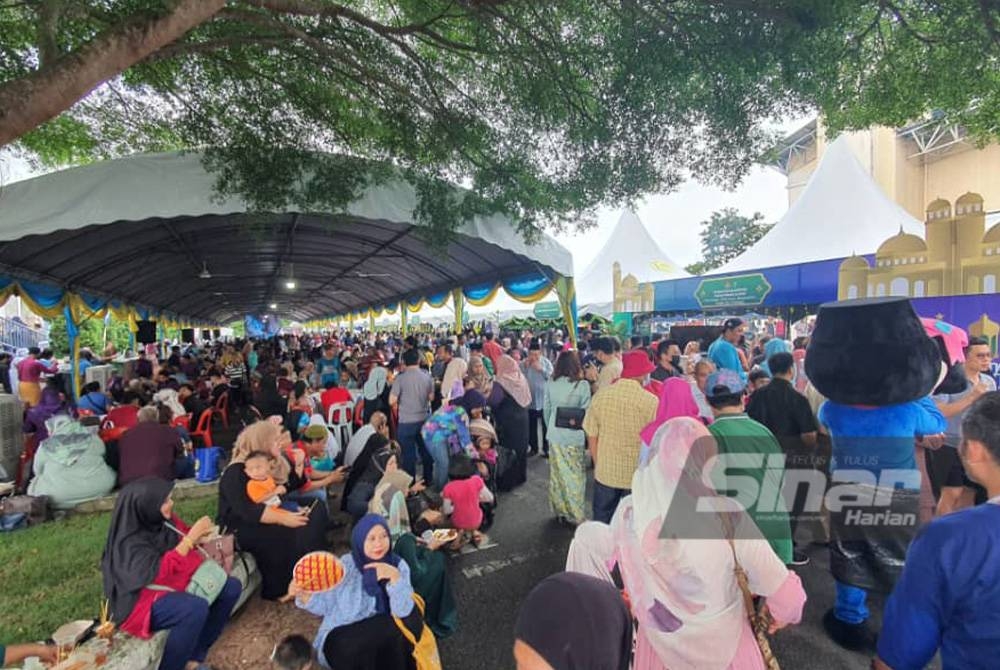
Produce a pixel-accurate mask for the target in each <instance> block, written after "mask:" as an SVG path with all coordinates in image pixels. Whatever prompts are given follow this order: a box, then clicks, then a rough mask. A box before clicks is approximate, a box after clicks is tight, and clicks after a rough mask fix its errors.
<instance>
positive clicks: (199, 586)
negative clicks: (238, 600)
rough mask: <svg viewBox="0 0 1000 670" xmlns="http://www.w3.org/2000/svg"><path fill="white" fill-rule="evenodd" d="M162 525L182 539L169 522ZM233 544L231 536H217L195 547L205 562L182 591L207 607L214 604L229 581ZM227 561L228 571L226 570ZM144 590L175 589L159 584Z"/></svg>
mask: <svg viewBox="0 0 1000 670" xmlns="http://www.w3.org/2000/svg"><path fill="white" fill-rule="evenodd" d="M164 525H165V526H166V527H167V528H169V529H170V530H172V531H174V532H175V533H177V534H178V535H180V536H181V537H184V533H182V532H181V530H180V529H179V528H177V526H175V525H173V524H172V523H169V522H165V523H164ZM227 538H228V542H227ZM227 544H228V551H229V553H228V555H227V554H226V546H227ZM234 544H235V542H234V538H233V536H232V535H219V536H218V537H215V538H212V539H210V540H208V541H207V542H202V543H201V544H199V545H197V546H195V549H196V550H198V551H199V552H200V553H201V555H202V556H204V557H205V559H206V560H204V561H202V562H201V565H199V566H198V569H197V570H195V571H194V574H193V575H191V580H190V581H189V582H188V585H187V588H185V589H184V591H185V592H186V593H190V594H191V595H193V596H198V597H199V598H203V599H205V600H206V601H207V602H208V604H209V605H211V604H212V603H214V602H215V600H216V598H218V597H219V594H220V593H222V589H224V588H225V586H226V580H227V579H229V572H230V571H232V569H233V559H234V551H233V549H234ZM210 550H211V551H210ZM213 552H215V553H216V555H217V556H218V558H216V557H215V556H213V555H212V553H213ZM227 561H228V569H227V568H226V562H227ZM146 588H149V589H152V590H154V591H175V589H172V588H170V587H169V586H163V585H161V584H150V585H149V586H147V587H146Z"/></svg>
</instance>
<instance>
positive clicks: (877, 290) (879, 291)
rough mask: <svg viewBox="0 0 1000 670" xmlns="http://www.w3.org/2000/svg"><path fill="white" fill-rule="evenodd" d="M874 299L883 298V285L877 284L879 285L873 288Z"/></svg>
mask: <svg viewBox="0 0 1000 670" xmlns="http://www.w3.org/2000/svg"><path fill="white" fill-rule="evenodd" d="M875 297H876V298H884V297H885V284H882V283H879V285H878V286H876V287H875Z"/></svg>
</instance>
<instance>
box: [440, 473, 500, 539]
mask: <svg viewBox="0 0 1000 670" xmlns="http://www.w3.org/2000/svg"><path fill="white" fill-rule="evenodd" d="M448 478H449V479H450V480H451V481H449V482H448V483H447V484H445V487H444V489H443V490H442V491H441V496H442V497H443V498H444V499H445V500H446V501H448V502H450V503H451V509H452V512H451V523H452V525H453V526H454V527H455V528H457V529H458V530H461V531H464V534H465V536H466V537H469V536H470V535H471V537H472V541H473V544H475V545H479V544H480V543H481V542H482V541H483V535H482V533H480V532H479V527H480V526H481V525H482V524H483V508H482V507H481V506H480V503H486V504H492V503H493V501H494V498H493V494H492V493H491V492H490V490H489V489H488V488H486V484H485V482H483V478H482V477H480V476H479V475H478V474H476V468H475V465H473V463H472V459H470V458H469V457H468V456H466V455H465V454H456V455H454V456H452V457H451V463H450V465H449V466H448Z"/></svg>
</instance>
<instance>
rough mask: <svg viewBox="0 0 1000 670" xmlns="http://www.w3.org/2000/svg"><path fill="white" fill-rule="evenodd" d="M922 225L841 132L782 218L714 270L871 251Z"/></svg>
mask: <svg viewBox="0 0 1000 670" xmlns="http://www.w3.org/2000/svg"><path fill="white" fill-rule="evenodd" d="M923 228H924V226H923V223H921V222H920V221H918V220H917V219H915V218H913V217H912V216H910V215H909V214H908V213H907V212H906V210H904V209H903V208H902V207H900V206H899V205H897V204H896V203H894V202H893V201H892V200H890V199H889V198H888V197H887V196H886V195H885V193H883V192H882V189H880V188H879V187H878V184H876V183H875V181H874V180H873V179H872V178H871V176H870V175H869V174H868V173H867V172H866V171H865V169H864V168H863V167H861V164H860V163H858V160H857V158H855V157H854V154H853V153H851V149H850V147H849V146H848V144H847V139H846V138H845V137H839V138H837V139H836V140H834V142H833V143H832V144H830V146H829V147H828V148H827V150H826V152H825V153H824V154H823V157H822V159H821V160H820V163H819V165H818V166H817V167H816V170H815V172H813V174H812V176H811V177H810V178H809V183H808V184H807V185H806V187H805V189H804V190H803V191H802V194H801V195H800V196H799V197H798V199H797V200H796V201H795V202H794V203H793V204H792V206H791V207H789V208H788V211H787V212H786V213H785V215H784V216H783V217H781V220H780V221H778V223H777V224H775V226H774V227H773V228H772V229H771V230H770V231H768V233H767V234H766V235H765V236H764V237H762V238H761V239H760V240H758V242H757V243H756V244H754V245H753V246H752V247H750V248H749V249H747V250H746V251H744V252H743V253H742V254H740V255H739V256H737V257H736V258H734V259H733V260H731V261H729V262H728V263H726V264H725V265H723V266H722V267H720V268H718V269H716V270H713V271H712V273H711V274H713V275H716V274H727V273H731V272H744V271H746V270H757V269H760V268H771V267H778V266H783V265H793V264H797V263H810V262H813V261H823V260H829V259H833V258H845V257H846V256H850V255H852V254H857V255H859V256H860V255H862V254H870V253H873V252H874V251H875V250H876V249H878V247H879V245H880V244H882V242H884V241H885V239H886V238H887V237H889V236H890V235H893V234H895V233H897V232H899V231H900V230H902V231H903V232H907V233H914V234H917V235H920V234H921V233H922V232H923Z"/></svg>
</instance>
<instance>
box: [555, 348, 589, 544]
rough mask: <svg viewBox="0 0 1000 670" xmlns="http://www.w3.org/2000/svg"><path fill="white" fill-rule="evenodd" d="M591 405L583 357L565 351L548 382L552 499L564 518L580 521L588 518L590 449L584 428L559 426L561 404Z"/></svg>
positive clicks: (558, 515) (581, 407)
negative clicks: (588, 456)
mask: <svg viewBox="0 0 1000 670" xmlns="http://www.w3.org/2000/svg"><path fill="white" fill-rule="evenodd" d="M588 407H590V385H589V384H588V383H587V382H586V381H584V379H583V368H582V367H581V366H580V357H579V356H578V355H577V353H576V352H575V351H564V352H562V353H561V354H559V358H558V359H556V365H555V370H554V371H553V374H552V380H551V381H549V382H548V383H546V385H545V409H544V416H545V426H546V428H547V430H548V438H549V503H550V504H551V506H552V512H553V513H554V514H555V515H556V517H558V518H559V520H560V521H566V522H568V523H571V524H574V525H579V524H581V523H583V522H584V521H586V520H587V517H586V512H585V510H584V505H585V504H586V503H585V501H584V497H585V494H586V488H587V449H586V436H585V435H584V433H583V430H582V429H581V430H574V429H570V428H559V427H558V426H556V412H557V411H558V410H559V409H560V408H573V409H584V410H585V409H587V408H588Z"/></svg>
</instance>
